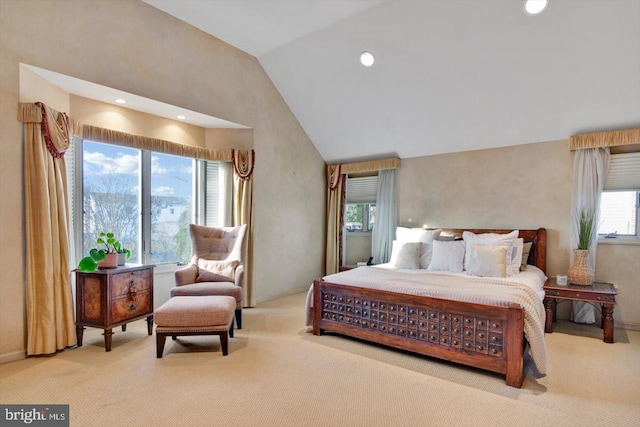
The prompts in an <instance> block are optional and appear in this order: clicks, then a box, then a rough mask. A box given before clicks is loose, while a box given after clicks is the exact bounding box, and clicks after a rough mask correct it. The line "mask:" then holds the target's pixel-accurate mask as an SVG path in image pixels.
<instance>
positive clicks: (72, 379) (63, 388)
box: [0, 293, 640, 427]
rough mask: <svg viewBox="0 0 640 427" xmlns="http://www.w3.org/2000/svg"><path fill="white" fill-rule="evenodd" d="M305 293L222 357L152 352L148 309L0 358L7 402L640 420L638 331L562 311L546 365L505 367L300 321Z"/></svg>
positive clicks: (201, 418)
mask: <svg viewBox="0 0 640 427" xmlns="http://www.w3.org/2000/svg"><path fill="white" fill-rule="evenodd" d="M304 298H305V293H300V294H296V295H292V296H289V297H285V298H280V299H278V300H274V301H270V302H268V303H264V304H260V305H259V306H258V307H256V308H253V309H246V310H245V311H244V314H243V320H244V322H243V323H244V329H242V330H238V331H236V337H235V338H233V339H231V340H230V344H229V355H228V356H226V357H223V356H222V353H221V351H220V341H219V339H218V337H184V338H179V339H178V340H177V341H171V340H170V339H169V340H167V344H166V346H165V353H164V357H163V358H162V359H156V357H155V336H148V335H147V334H146V323H145V322H144V321H138V322H134V323H131V324H129V325H128V328H127V332H120V330H119V328H118V330H116V333H115V335H114V336H113V350H112V351H111V352H110V353H106V352H105V351H104V347H103V337H102V335H101V332H102V331H100V330H96V329H90V328H89V329H87V330H86V332H85V343H84V344H85V345H84V346H83V347H81V348H79V349H74V350H67V351H64V352H61V353H59V354H57V355H55V356H53V357H39V358H30V359H27V360H23V361H19V362H14V363H8V364H4V365H0V402H1V403H3V404H21V403H23V404H24V403H31V404H56V403H65V404H70V418H71V425H72V426H152V425H172V426H208V425H228V426H536V427H539V426H581V427H586V426H598V427H600V426H636V427H637V426H640V331H625V330H616V336H615V339H616V343H615V344H605V343H603V342H602V339H601V338H602V335H601V333H602V331H601V330H600V329H598V328H596V327H592V326H581V325H574V324H571V323H568V322H566V323H562V322H561V323H556V325H555V329H554V333H553V334H547V335H546V337H545V339H546V342H547V353H548V354H547V359H548V375H547V376H545V377H540V378H538V377H537V375H536V374H535V372H533V370H532V363H531V361H530V360H527V361H526V364H525V369H526V373H527V375H526V378H525V381H524V385H523V388H522V389H515V388H511V387H508V386H507V385H505V382H504V377H502V376H500V375H496V374H492V373H487V372H483V371H479V370H475V369H470V368H466V367H462V366H459V365H454V364H451V363H447V362H442V361H438V360H435V359H430V358H426V357H423V356H417V355H413V354H410V353H405V352H401V351H397V350H391V349H388V348H383V347H381V346H377V345H372V344H367V343H364V342H361V341H358V340H354V339H350V338H346V337H341V336H335V335H323V336H319V337H317V336H313V335H311V334H308V333H305V332H304Z"/></svg>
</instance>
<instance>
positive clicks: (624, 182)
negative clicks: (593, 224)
mask: <svg viewBox="0 0 640 427" xmlns="http://www.w3.org/2000/svg"><path fill="white" fill-rule="evenodd" d="M639 211H640V152H632V153H619V154H612V155H611V158H610V161H609V171H608V172H607V178H606V180H605V185H604V191H603V193H602V198H601V201H600V223H599V226H598V235H599V237H600V238H601V239H604V240H605V241H607V240H609V239H619V240H620V241H636V240H637V239H639V236H640V233H639V231H640V212H639Z"/></svg>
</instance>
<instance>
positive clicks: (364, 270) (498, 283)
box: [306, 267, 547, 374]
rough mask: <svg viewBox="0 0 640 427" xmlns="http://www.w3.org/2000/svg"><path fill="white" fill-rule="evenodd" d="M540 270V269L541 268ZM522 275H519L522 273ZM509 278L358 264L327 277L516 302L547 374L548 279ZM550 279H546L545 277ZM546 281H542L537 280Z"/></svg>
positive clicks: (403, 289)
mask: <svg viewBox="0 0 640 427" xmlns="http://www.w3.org/2000/svg"><path fill="white" fill-rule="evenodd" d="M538 271H539V270H538ZM520 275H522V273H521V274H519V275H518V276H520ZM518 276H513V277H509V278H505V279H499V278H492V277H476V276H469V275H466V274H451V273H445V272H434V271H427V270H394V269H386V268H379V267H358V268H355V269H353V270H349V271H344V272H341V273H337V274H332V275H329V276H326V277H324V280H325V281H327V282H329V283H335V284H339V285H347V286H359V287H363V288H370V289H379V290H384V291H391V292H398V293H405V294H412V295H420V296H428V297H433V298H441V299H450V300H455V301H465V302H471V303H477V304H487V305H498V306H505V307H506V306H509V305H511V304H512V303H516V304H519V305H520V306H522V307H523V308H524V334H525V337H526V339H527V341H528V342H529V348H530V354H531V358H532V359H533V362H534V363H535V365H536V368H537V369H538V372H539V373H540V374H545V373H546V364H547V361H546V350H545V343H544V322H545V310H544V305H543V303H542V296H541V295H544V293H542V292H541V289H542V285H543V284H544V280H543V279H542V277H544V276H543V275H542V277H540V276H541V275H540V274H538V275H537V276H538V277H540V279H533V280H531V278H532V277H535V275H533V276H532V275H528V276H526V277H524V276H523V278H525V279H526V280H522V279H520V280H516V278H518ZM545 279H546V278H545ZM540 280H542V283H539V284H532V282H534V283H536V282H539V281H540ZM312 303H313V285H311V289H310V290H309V293H308V294H307V320H306V322H307V326H308V327H309V326H311V321H312V317H311V315H310V313H311V309H312V308H311V304H312Z"/></svg>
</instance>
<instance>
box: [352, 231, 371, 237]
mask: <svg viewBox="0 0 640 427" xmlns="http://www.w3.org/2000/svg"><path fill="white" fill-rule="evenodd" d="M346 235H347V237H349V236H355V237H367V236H369V237H370V236H371V232H370V231H347V232H346Z"/></svg>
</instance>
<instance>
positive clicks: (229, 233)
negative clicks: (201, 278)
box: [189, 224, 247, 265]
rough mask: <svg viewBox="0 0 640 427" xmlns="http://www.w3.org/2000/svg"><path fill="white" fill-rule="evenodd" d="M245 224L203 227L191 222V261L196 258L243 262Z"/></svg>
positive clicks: (195, 260)
mask: <svg viewBox="0 0 640 427" xmlns="http://www.w3.org/2000/svg"><path fill="white" fill-rule="evenodd" d="M246 232H247V226H246V224H243V225H239V226H237V227H205V226H202V225H195V224H191V225H190V226H189V233H190V235H191V263H192V264H196V265H197V264H198V259H205V260H218V261H221V260H226V261H233V260H236V261H239V262H240V263H244V243H245V235H246Z"/></svg>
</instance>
